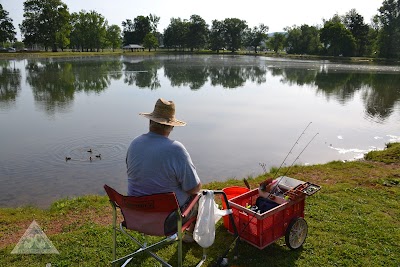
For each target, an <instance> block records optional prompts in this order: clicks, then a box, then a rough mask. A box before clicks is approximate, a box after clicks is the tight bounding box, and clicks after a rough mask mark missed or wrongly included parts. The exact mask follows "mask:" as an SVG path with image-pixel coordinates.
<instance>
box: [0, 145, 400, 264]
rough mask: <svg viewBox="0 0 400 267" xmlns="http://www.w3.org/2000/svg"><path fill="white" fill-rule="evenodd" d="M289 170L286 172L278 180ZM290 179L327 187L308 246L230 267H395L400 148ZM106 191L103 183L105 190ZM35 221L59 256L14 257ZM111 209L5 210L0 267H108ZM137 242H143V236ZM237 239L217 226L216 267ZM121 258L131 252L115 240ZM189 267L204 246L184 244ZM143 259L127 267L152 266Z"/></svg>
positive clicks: (102, 203)
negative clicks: (141, 239) (17, 247)
mask: <svg viewBox="0 0 400 267" xmlns="http://www.w3.org/2000/svg"><path fill="white" fill-rule="evenodd" d="M273 170H274V169H271V171H270V172H268V173H265V174H263V175H260V176H258V177H247V180H248V182H249V183H250V186H251V188H257V187H258V184H259V183H260V182H262V181H263V180H265V179H266V178H270V177H273V176H274V171H273ZM286 170H287V168H282V170H281V172H280V174H282V173H285V172H286ZM287 176H289V177H293V178H296V179H300V180H303V181H309V182H312V183H316V184H318V185H320V186H321V187H322V189H321V190H320V191H319V192H318V193H316V194H315V195H313V196H311V197H308V198H307V200H306V206H305V219H306V221H307V223H308V226H309V232H308V237H307V239H306V241H305V243H304V245H303V248H301V249H299V250H296V251H292V250H290V249H289V248H287V247H286V245H285V242H284V239H282V238H281V239H280V240H278V241H277V242H276V243H274V244H272V245H269V246H268V247H266V248H265V249H263V250H258V249H257V248H255V247H253V246H251V245H249V244H247V243H245V242H240V243H239V257H238V259H234V258H233V254H232V252H230V253H229V254H228V258H229V264H230V266H265V265H266V264H268V266H279V267H281V266H304V267H305V266H307V267H313V266H316V267H317V266H318V267H319V266H398V265H399V263H400V254H399V253H398V249H399V244H398V242H399V240H400V143H389V144H387V145H386V148H385V149H384V150H382V151H373V152H369V153H368V154H366V155H365V157H364V159H363V160H359V161H349V162H342V161H332V162H329V163H326V164H317V165H311V166H293V167H292V168H291V171H290V173H288V174H287ZM101 186H102V185H101ZM229 186H244V183H243V181H242V180H237V179H230V180H227V181H224V182H212V183H209V184H206V185H204V187H203V188H205V189H222V188H225V187H229ZM33 220H35V221H36V222H37V223H38V224H39V226H40V227H41V228H42V230H43V231H44V232H45V234H46V235H47V237H48V238H49V239H50V240H51V242H52V243H53V245H54V247H55V248H57V250H58V251H59V254H28V255H25V254H11V251H12V250H13V248H14V247H15V245H16V244H17V243H18V240H19V239H20V238H21V237H22V235H23V234H24V232H25V230H26V229H27V228H28V227H29V225H30V224H31V222H32V221H33ZM111 221H112V213H111V206H110V204H109V202H108V199H107V197H106V196H83V197H77V198H72V199H63V200H59V201H57V202H55V203H53V204H52V205H51V206H50V208H48V209H39V208H35V207H18V208H0V266H23V265H26V266H46V264H48V263H51V266H110V261H111V258H112V256H111V246H112V241H111V236H112V232H111ZM139 238H140V236H139ZM232 241H233V236H232V235H230V234H229V233H227V231H226V229H225V228H224V227H223V225H222V220H220V221H219V222H218V224H217V226H216V239H215V243H214V244H213V245H212V246H211V247H210V248H209V249H208V250H207V252H208V259H207V262H206V266H211V265H212V264H213V263H214V262H215V261H216V260H217V258H218V257H219V256H221V255H222V254H223V252H224V251H225V250H226V249H227V248H228V246H229V244H230V243H231V242H232ZM117 242H118V244H119V246H118V247H119V249H117V256H122V255H125V254H127V253H129V252H132V251H133V250H134V247H133V245H132V243H131V242H129V241H128V240H127V239H125V238H123V237H122V236H121V235H119V236H118V238H117ZM158 253H159V254H160V255H161V257H163V258H166V259H168V260H169V262H170V263H171V264H174V262H176V244H174V245H172V246H169V247H166V248H164V249H160V250H159V251H158ZM183 255H184V256H183V257H184V264H185V266H194V265H195V263H197V261H198V260H199V259H200V258H201V255H202V248H201V247H200V246H198V245H197V244H195V243H194V244H184V254H183ZM154 265H155V261H153V260H152V259H151V258H149V257H147V256H146V255H143V256H142V257H141V258H139V259H136V260H134V261H133V263H132V264H131V265H130V266H154Z"/></svg>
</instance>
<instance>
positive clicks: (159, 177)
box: [126, 132, 200, 206]
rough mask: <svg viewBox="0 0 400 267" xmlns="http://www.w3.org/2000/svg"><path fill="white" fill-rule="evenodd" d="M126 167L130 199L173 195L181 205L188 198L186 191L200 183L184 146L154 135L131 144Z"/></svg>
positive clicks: (136, 139) (140, 137) (145, 136)
mask: <svg viewBox="0 0 400 267" xmlns="http://www.w3.org/2000/svg"><path fill="white" fill-rule="evenodd" d="M126 165H127V169H128V170H127V174H128V195H129V196H142V195H150V194H155V193H165V192H175V194H176V197H177V199H178V202H179V205H180V206H182V205H183V204H185V202H186V200H187V199H188V197H189V194H188V193H186V191H189V190H191V189H193V188H194V187H196V186H197V185H198V184H199V183H200V178H199V176H198V175H197V172H196V168H195V166H194V165H193V162H192V159H191V158H190V155H189V153H188V152H187V150H186V148H185V147H184V146H183V144H181V143H180V142H178V141H174V140H171V139H169V138H168V137H165V136H162V135H159V134H156V133H153V132H149V133H147V134H143V135H140V136H138V137H136V138H135V139H134V140H133V141H132V143H131V145H130V146H129V148H128V152H127V155H126Z"/></svg>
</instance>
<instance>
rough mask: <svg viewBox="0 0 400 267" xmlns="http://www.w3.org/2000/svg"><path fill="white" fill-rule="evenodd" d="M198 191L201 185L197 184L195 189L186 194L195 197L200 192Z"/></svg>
mask: <svg viewBox="0 0 400 267" xmlns="http://www.w3.org/2000/svg"><path fill="white" fill-rule="evenodd" d="M200 189H201V183H198V184H197V185H196V186H195V187H193V188H192V189H190V190H189V191H186V193H188V194H189V195H195V194H197V193H198V192H199V191H200Z"/></svg>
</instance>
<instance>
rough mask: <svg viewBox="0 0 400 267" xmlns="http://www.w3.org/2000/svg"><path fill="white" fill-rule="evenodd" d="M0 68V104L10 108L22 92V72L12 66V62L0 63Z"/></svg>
mask: <svg viewBox="0 0 400 267" xmlns="http://www.w3.org/2000/svg"><path fill="white" fill-rule="evenodd" d="M14 64H15V63H14ZM0 68H1V70H0V102H1V103H2V105H1V106H3V105H4V106H8V107H9V106H11V105H13V103H15V100H16V99H17V97H18V94H19V92H20V91H21V70H20V69H16V68H15V65H14V66H11V62H10V61H0ZM1 106H0V107H1Z"/></svg>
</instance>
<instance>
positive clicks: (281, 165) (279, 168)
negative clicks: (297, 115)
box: [272, 121, 312, 180]
mask: <svg viewBox="0 0 400 267" xmlns="http://www.w3.org/2000/svg"><path fill="white" fill-rule="evenodd" d="M311 123H312V121H310V123H309V124H308V125H307V127H306V128H305V129H304V131H303V132H302V133H301V134H300V136H299V138H297V140H296V142H295V143H294V145H293V146H292V148H291V149H290V151H289V153H287V155H286V157H285V159H284V160H283V161H282V163H281V165H280V166H279V168H278V170H277V171H276V172H275V175H274V177H273V178H272V180H274V179H275V178H276V175H277V174H278V172H279V170H280V169H281V168H282V165H283V163H285V161H286V159H287V157H288V156H289V155H290V154H291V153H292V150H293V148H294V147H295V146H296V145H297V144H298V142H299V140H300V138H301V137H302V136H303V134H304V132H305V131H306V130H307V128H308V127H309V126H310V124H311Z"/></svg>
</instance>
